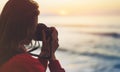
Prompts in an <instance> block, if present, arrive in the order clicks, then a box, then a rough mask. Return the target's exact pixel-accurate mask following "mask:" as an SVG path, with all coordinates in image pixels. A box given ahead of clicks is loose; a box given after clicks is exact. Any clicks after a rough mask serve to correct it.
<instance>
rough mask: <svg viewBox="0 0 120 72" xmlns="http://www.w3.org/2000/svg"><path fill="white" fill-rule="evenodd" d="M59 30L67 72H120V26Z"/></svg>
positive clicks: (63, 28)
mask: <svg viewBox="0 0 120 72" xmlns="http://www.w3.org/2000/svg"><path fill="white" fill-rule="evenodd" d="M57 29H58V31H59V43H60V49H59V50H60V51H61V52H64V53H65V54H66V55H65V54H62V55H63V56H64V55H65V56H66V57H64V58H62V59H61V60H62V61H63V62H64V60H65V61H66V62H67V61H68V62H67V63H65V62H64V63H63V65H64V64H66V65H65V68H66V70H67V71H66V72H120V62H119V60H120V28H119V26H117V27H111V26H104V27H99V26H93V27H92V26H91V27H58V28H57ZM62 55H61V57H62Z"/></svg>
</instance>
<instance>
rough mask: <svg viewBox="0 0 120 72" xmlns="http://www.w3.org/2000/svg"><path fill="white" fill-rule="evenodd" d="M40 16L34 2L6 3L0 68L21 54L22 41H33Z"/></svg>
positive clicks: (1, 18) (0, 38) (15, 0)
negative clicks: (36, 23)
mask: <svg viewBox="0 0 120 72" xmlns="http://www.w3.org/2000/svg"><path fill="white" fill-rule="evenodd" d="M38 14H39V10H38V5H37V3H36V2H34V1H32V0H9V1H8V2H7V3H6V5H5V6H4V8H3V11H2V13H1V15H0V66H1V65H2V64H3V63H4V62H6V61H7V60H8V59H9V58H11V57H12V56H14V55H15V54H16V53H18V52H19V51H18V49H19V48H18V46H19V43H20V41H22V40H24V39H28V40H31V39H32V36H33V33H34V31H35V28H36V25H35V22H36V21H37V16H38ZM22 51H24V50H22V49H21V52H22Z"/></svg>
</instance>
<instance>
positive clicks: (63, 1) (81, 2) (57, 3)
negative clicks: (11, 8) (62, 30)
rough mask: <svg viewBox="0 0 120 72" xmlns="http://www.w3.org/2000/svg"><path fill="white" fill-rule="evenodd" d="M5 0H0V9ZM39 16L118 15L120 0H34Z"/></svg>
mask: <svg viewBox="0 0 120 72" xmlns="http://www.w3.org/2000/svg"><path fill="white" fill-rule="evenodd" d="M6 1H7V0H0V11H1V10H2V7H3V6H4V4H5V2H6ZM35 1H37V2H38V4H39V6H40V11H41V14H40V15H41V16H89V17H90V16H91V17H93V16H117V17H118V16H119V17H120V0H35Z"/></svg>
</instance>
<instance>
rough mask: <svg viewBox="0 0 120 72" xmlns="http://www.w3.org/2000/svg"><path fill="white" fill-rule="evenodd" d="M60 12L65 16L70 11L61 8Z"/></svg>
mask: <svg viewBox="0 0 120 72" xmlns="http://www.w3.org/2000/svg"><path fill="white" fill-rule="evenodd" d="M59 14H60V15H61V16H65V15H68V12H67V11H65V10H60V11H59Z"/></svg>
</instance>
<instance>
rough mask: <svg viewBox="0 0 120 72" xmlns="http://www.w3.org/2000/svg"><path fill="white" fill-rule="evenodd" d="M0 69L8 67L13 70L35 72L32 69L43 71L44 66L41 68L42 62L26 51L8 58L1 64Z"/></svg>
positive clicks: (38, 71)
mask: <svg viewBox="0 0 120 72" xmlns="http://www.w3.org/2000/svg"><path fill="white" fill-rule="evenodd" d="M2 69H3V71H4V70H5V69H9V70H11V71H14V72H15V71H17V72H18V70H19V71H21V72H26V71H27V72H28V71H30V72H31V71H32V72H35V71H34V70H37V71H36V72H40V70H42V71H44V68H43V66H42V64H41V63H40V62H39V60H38V59H35V58H33V57H32V56H31V55H30V54H28V53H23V54H18V55H16V56H14V57H12V58H11V59H10V60H8V61H7V62H6V63H5V64H4V65H3V66H2ZM15 69H16V70H15ZM42 71H41V72H42ZM0 72H1V71H0ZM5 72H7V71H5Z"/></svg>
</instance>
